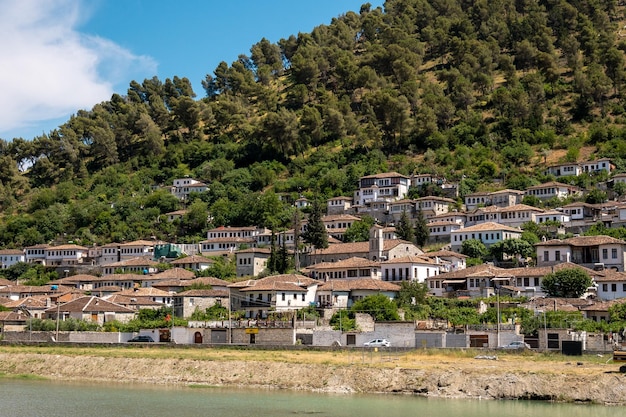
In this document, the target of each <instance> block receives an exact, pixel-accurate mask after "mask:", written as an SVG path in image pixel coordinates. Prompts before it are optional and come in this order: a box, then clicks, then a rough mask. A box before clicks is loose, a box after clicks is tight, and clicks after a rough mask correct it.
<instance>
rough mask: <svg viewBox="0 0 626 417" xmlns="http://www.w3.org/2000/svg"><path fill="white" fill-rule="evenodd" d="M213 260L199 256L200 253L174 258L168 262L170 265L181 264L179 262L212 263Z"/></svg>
mask: <svg viewBox="0 0 626 417" xmlns="http://www.w3.org/2000/svg"><path fill="white" fill-rule="evenodd" d="M213 262H215V261H213V260H212V259H209V258H206V257H204V256H200V255H191V256H186V257H184V258H180V259H175V260H173V261H172V262H170V264H172V265H181V264H212V263H213Z"/></svg>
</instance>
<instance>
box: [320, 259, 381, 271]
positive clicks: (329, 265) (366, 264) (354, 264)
mask: <svg viewBox="0 0 626 417" xmlns="http://www.w3.org/2000/svg"><path fill="white" fill-rule="evenodd" d="M340 268H380V262H374V261H370V260H369V259H365V258H359V257H356V256H354V257H352V258H348V259H344V260H342V261H337V262H320V263H318V264H314V265H309V269H310V270H314V271H315V270H320V269H340Z"/></svg>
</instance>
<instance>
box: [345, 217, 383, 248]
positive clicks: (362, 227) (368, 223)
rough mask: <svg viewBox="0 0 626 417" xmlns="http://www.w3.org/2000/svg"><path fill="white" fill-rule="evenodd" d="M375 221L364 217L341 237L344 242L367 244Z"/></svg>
mask: <svg viewBox="0 0 626 417" xmlns="http://www.w3.org/2000/svg"><path fill="white" fill-rule="evenodd" d="M375 223H376V221H375V220H374V218H373V217H372V216H369V215H365V216H363V217H361V220H357V221H355V222H354V223H352V224H351V225H350V227H348V229H347V230H346V233H344V235H343V240H344V242H367V241H368V240H369V239H370V229H371V228H372V226H374V224H375Z"/></svg>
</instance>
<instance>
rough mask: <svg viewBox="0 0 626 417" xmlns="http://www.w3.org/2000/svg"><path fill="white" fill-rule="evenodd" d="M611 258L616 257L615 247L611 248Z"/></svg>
mask: <svg viewBox="0 0 626 417" xmlns="http://www.w3.org/2000/svg"><path fill="white" fill-rule="evenodd" d="M611 259H617V248H613V249H611Z"/></svg>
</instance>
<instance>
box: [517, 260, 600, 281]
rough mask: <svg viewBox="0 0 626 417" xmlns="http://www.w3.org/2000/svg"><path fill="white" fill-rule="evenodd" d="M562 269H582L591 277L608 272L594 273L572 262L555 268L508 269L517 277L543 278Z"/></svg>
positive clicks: (563, 263)
mask: <svg viewBox="0 0 626 417" xmlns="http://www.w3.org/2000/svg"><path fill="white" fill-rule="evenodd" d="M562 269H582V270H583V271H585V272H586V273H587V274H589V276H591V277H598V276H602V275H604V273H605V272H606V271H594V270H593V269H589V268H585V267H584V266H582V265H578V264H575V263H572V262H562V263H559V264H556V265H553V266H530V267H519V268H510V269H507V271H509V273H510V274H511V275H513V276H515V277H543V276H546V275H548V274H550V273H552V272H556V271H560V270H562Z"/></svg>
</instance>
